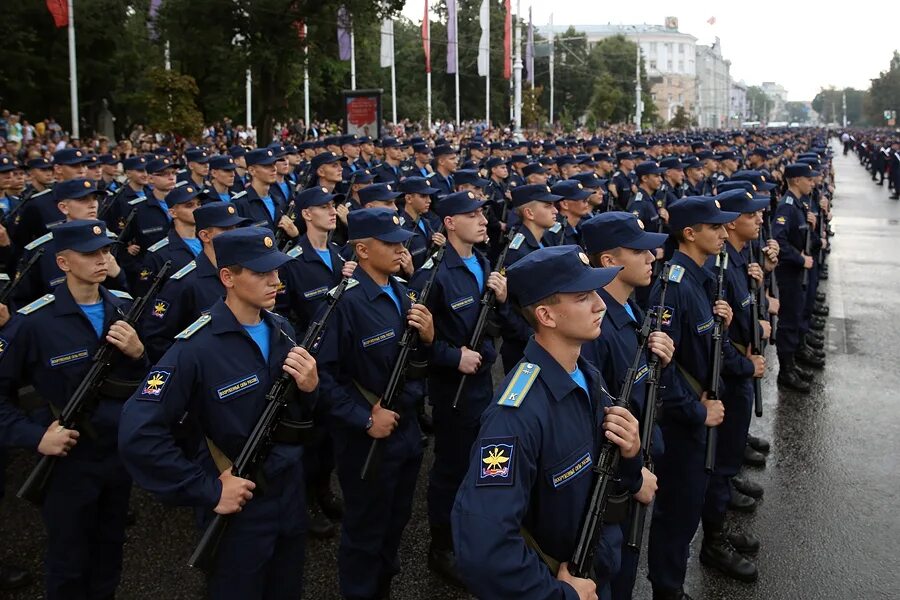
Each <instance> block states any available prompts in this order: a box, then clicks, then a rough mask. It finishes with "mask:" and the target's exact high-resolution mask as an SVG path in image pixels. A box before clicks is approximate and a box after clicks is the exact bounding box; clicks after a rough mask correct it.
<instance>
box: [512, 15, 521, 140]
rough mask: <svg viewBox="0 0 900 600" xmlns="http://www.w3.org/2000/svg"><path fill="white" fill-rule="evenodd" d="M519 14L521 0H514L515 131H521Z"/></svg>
mask: <svg viewBox="0 0 900 600" xmlns="http://www.w3.org/2000/svg"><path fill="white" fill-rule="evenodd" d="M521 14H522V4H521V1H520V0H516V35H515V44H516V62H515V63H514V64H513V71H514V72H515V79H516V88H515V99H514V100H513V102H514V103H515V109H516V110H515V113H514V114H515V118H514V119H513V122H514V123H515V126H516V131H517V132H518V131H522V25H521V23H520V22H519V21H520V20H521V19H520V16H521Z"/></svg>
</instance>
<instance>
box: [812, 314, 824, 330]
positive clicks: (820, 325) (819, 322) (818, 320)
mask: <svg viewBox="0 0 900 600" xmlns="http://www.w3.org/2000/svg"><path fill="white" fill-rule="evenodd" d="M826 324H827V321H826V320H825V319H823V318H822V317H815V316H814V317H813V318H812V319H810V320H809V328H810V329H812V330H814V331H824V330H825V325H826Z"/></svg>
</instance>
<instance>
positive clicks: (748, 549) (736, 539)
mask: <svg viewBox="0 0 900 600" xmlns="http://www.w3.org/2000/svg"><path fill="white" fill-rule="evenodd" d="M726 536H727V537H728V543H729V544H731V545H732V547H734V549H735V550H737V551H738V552H740V553H741V554H744V555H747V554H751V555H752V554H756V553H757V552H759V540H758V539H756V536H755V535H753V534H750V533H737V532H735V531H729V532H728V533H727V534H726Z"/></svg>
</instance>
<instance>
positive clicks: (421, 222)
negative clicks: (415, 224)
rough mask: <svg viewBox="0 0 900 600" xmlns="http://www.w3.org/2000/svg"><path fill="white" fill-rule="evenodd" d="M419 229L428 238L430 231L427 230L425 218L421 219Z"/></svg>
mask: <svg viewBox="0 0 900 600" xmlns="http://www.w3.org/2000/svg"><path fill="white" fill-rule="evenodd" d="M419 229H421V230H422V233H424V234H425V237H428V231H427V230H426V229H425V221H424V217H419Z"/></svg>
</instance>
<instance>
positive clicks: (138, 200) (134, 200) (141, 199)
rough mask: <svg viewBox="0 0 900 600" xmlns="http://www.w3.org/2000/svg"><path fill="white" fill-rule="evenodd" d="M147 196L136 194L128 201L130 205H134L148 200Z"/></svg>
mask: <svg viewBox="0 0 900 600" xmlns="http://www.w3.org/2000/svg"><path fill="white" fill-rule="evenodd" d="M146 201H147V196H135V197H134V198H132V199H131V200H129V201H128V205H129V206H134V205H135V204H140V203H141V202H146Z"/></svg>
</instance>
